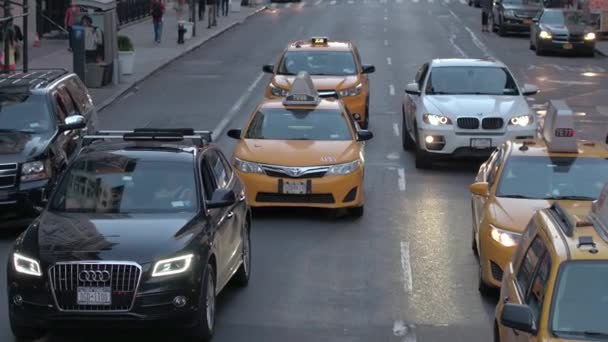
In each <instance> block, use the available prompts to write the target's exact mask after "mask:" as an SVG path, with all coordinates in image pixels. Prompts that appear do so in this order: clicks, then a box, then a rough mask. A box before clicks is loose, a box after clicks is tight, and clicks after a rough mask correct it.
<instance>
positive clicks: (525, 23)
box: [523, 19, 532, 25]
mask: <svg viewBox="0 0 608 342" xmlns="http://www.w3.org/2000/svg"><path fill="white" fill-rule="evenodd" d="M523 23H524V25H530V24H532V20H530V19H524V21H523Z"/></svg>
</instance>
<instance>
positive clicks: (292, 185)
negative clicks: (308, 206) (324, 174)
mask: <svg viewBox="0 0 608 342" xmlns="http://www.w3.org/2000/svg"><path fill="white" fill-rule="evenodd" d="M308 188H309V187H308V182H307V181H292V180H283V179H282V180H279V192H280V193H282V194H289V195H306V194H307V193H308Z"/></svg>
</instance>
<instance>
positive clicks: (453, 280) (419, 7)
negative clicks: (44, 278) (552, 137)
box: [0, 0, 608, 342]
mask: <svg viewBox="0 0 608 342" xmlns="http://www.w3.org/2000/svg"><path fill="white" fill-rule="evenodd" d="M479 21H480V13H479V9H475V8H471V7H468V6H466V5H464V4H462V3H461V2H460V1H453V0H452V1H451V2H449V3H445V2H442V1H439V0H434V1H430V0H418V1H414V0H387V1H385V0H382V1H381V0H365V1H364V0H306V2H302V3H294V4H287V5H286V4H279V5H277V6H276V9H272V10H267V11H264V12H261V13H260V14H258V15H256V16H253V17H251V18H250V19H248V20H247V21H246V22H245V23H244V24H242V25H240V26H237V27H235V28H233V29H231V30H230V31H228V32H226V33H225V34H223V35H221V36H220V37H218V38H216V39H214V40H212V41H210V42H208V43H206V44H205V45H203V46H202V47H201V48H200V49H198V50H196V51H194V52H193V53H191V54H189V55H187V56H185V57H183V58H181V59H179V60H177V61H175V62H174V63H172V64H171V65H169V66H168V67H167V68H165V69H164V70H162V71H160V72H158V73H157V74H155V75H154V76H152V77H150V78H149V79H148V80H146V81H145V82H144V83H143V84H141V85H140V86H139V88H138V89H135V90H134V91H133V92H132V93H130V94H128V95H126V96H125V97H124V98H122V99H121V100H119V102H117V103H116V104H115V105H112V106H111V107H109V108H107V109H106V110H105V111H104V112H103V113H102V115H101V119H102V126H103V127H104V128H113V129H119V128H120V129H122V128H133V127H143V126H146V127H153V126H162V127H184V126H190V127H195V128H197V129H213V130H214V131H224V132H225V129H226V128H232V127H241V125H242V124H243V123H244V121H245V120H246V119H247V117H248V116H249V115H250V114H251V113H252V111H253V110H254V108H255V106H256V105H257V104H258V103H259V101H260V100H261V98H262V96H263V88H264V85H265V84H266V82H268V79H269V78H268V76H266V75H264V74H262V73H261V66H262V65H263V64H266V63H273V62H275V61H276V58H277V57H278V55H279V54H280V53H281V52H282V50H283V49H284V47H285V44H286V43H287V41H289V40H294V39H299V38H309V37H311V36H315V35H323V36H328V37H330V38H332V39H348V40H354V41H355V42H356V43H357V45H358V46H359V49H360V52H361V55H362V56H363V59H364V62H365V63H371V64H374V65H376V68H377V69H376V70H377V72H376V73H375V74H373V75H372V76H371V89H372V95H371V123H370V130H372V131H373V132H374V134H375V138H374V140H372V141H371V142H370V143H369V144H368V146H367V148H366V152H367V154H366V157H367V160H366V162H367V163H366V167H367V173H366V184H365V189H366V212H365V216H364V217H363V218H361V219H359V220H352V219H348V218H337V219H336V218H332V217H331V216H330V215H328V213H327V212H324V211H318V210H283V211H279V212H278V213H277V212H274V213H270V212H266V211H263V212H260V213H258V214H257V215H256V217H255V221H254V231H253V236H252V238H253V241H252V244H253V274H252V279H251V283H250V286H249V287H248V288H247V289H245V290H235V289H228V290H227V291H226V292H225V293H224V294H222V295H221V298H220V301H219V305H220V306H219V308H218V310H219V312H218V317H217V324H218V325H217V334H216V337H215V339H214V341H252V342H254V341H264V342H272V341H294V342H297V341H332V342H339V341H423V342H424V341H489V340H490V339H491V322H492V319H493V312H494V305H495V301H496V298H490V299H484V298H482V297H481V296H480V295H479V294H478V292H477V287H476V284H477V260H476V259H475V257H474V255H473V253H472V251H471V248H470V238H471V214H470V202H469V195H468V185H469V184H470V183H471V182H472V180H473V176H474V174H475V172H476V169H477V167H478V165H479V164H478V163H475V162H449V163H445V164H441V165H438V167H436V168H435V169H433V170H430V171H424V172H421V171H418V170H416V169H415V168H414V163H413V155H412V154H410V153H408V152H404V151H402V149H401V142H400V137H399V133H400V122H401V121H400V105H401V99H402V96H403V89H404V88H405V85H406V84H407V83H409V82H410V81H411V80H412V79H413V77H414V74H415V72H416V70H417V68H418V66H419V65H420V64H422V63H424V62H426V61H428V60H430V59H431V58H437V57H487V56H492V57H494V58H498V59H500V60H502V61H504V62H505V63H506V64H507V65H508V66H509V67H510V68H511V69H512V71H513V72H514V73H515V75H516V76H517V78H518V79H519V81H520V82H521V83H533V84H537V85H538V86H539V87H540V88H541V90H542V92H541V93H540V94H538V95H537V96H535V98H533V99H530V102H531V104H533V105H534V106H535V108H537V109H539V111H540V115H541V116H542V110H543V108H544V107H543V106H544V105H545V104H546V102H547V101H548V100H550V99H563V98H567V99H568V103H570V104H571V105H572V106H573V108H574V109H575V110H576V111H578V112H580V113H581V114H579V116H578V117H577V124H578V127H577V128H578V129H579V130H580V131H581V132H582V133H583V134H585V135H586V136H588V137H605V134H606V131H607V127H606V124H605V123H606V121H607V120H608V117H607V116H606V115H608V112H607V111H606V109H608V96H606V92H607V91H608V90H606V89H608V87H607V85H608V84H607V83H608V81H607V79H606V75H607V74H606V70H605V65H606V64H605V63H606V59H605V58H603V57H601V56H596V57H595V58H571V57H537V56H535V55H534V53H533V52H532V51H530V50H528V41H527V39H526V37H507V38H500V37H498V36H496V35H495V34H491V33H483V34H482V33H480V30H479V28H480V23H479ZM586 72H588V73H593V74H585V73H586ZM585 75H587V76H585ZM582 113H584V115H583V114H582ZM217 142H218V143H219V144H220V146H221V147H222V149H223V150H224V151H225V152H226V153H227V154H228V155H230V154H231V151H232V148H233V146H234V142H233V141H231V140H230V139H229V138H228V137H226V136H224V135H222V134H220V135H219V136H218V137H217ZM9 243H10V239H9V238H6V239H4V240H2V242H1V243H0V249H2V250H5V248H6V247H7V246H8V244H9ZM3 254H4V255H6V253H3ZM4 257H6V256H4ZM5 264H6V263H5V262H0V277H4V276H5V270H4V265H5ZM4 286H5V285H4V281H3V279H0V287H2V288H4ZM1 293H4V292H3V291H2V292H1ZM0 305H1V306H2V308H3V311H2V315H5V314H6V298H5V296H0ZM116 338H124V339H128V340H130V341H132V340H134V339H135V340H137V341H139V340H145V339H151V340H163V341H175V340H176V339H175V337H172V336H160V335H157V334H154V337H152V335H151V334H143V335H142V334H139V333H138V334H137V335H135V336H134V335H133V334H130V335H129V334H127V335H124V336H123V335H119V336H117V337H116ZM11 339H12V337H11V333H10V329H9V328H8V321H7V319H0V340H2V341H11ZM45 340H52V341H84V340H86V341H91V340H92V338H91V336H90V335H88V334H87V336H86V337H85V336H82V337H66V336H65V335H59V336H58V337H47V338H45Z"/></svg>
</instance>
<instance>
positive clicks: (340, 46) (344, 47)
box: [287, 39, 353, 51]
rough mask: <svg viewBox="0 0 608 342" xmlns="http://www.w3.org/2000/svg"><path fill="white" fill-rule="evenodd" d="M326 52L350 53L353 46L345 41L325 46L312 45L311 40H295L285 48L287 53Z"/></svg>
mask: <svg viewBox="0 0 608 342" xmlns="http://www.w3.org/2000/svg"><path fill="white" fill-rule="evenodd" d="M319 49H323V50H328V51H351V50H352V49H353V45H352V43H351V42H347V41H335V40H334V41H332V40H330V41H328V42H327V44H322V45H314V44H313V43H312V39H308V40H297V41H295V42H291V43H290V44H289V46H288V47H287V50H288V51H296V50H319Z"/></svg>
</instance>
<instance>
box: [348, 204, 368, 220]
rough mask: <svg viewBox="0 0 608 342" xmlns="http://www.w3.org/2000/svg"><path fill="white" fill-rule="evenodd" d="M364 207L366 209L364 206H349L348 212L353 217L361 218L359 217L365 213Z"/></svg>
mask: <svg viewBox="0 0 608 342" xmlns="http://www.w3.org/2000/svg"><path fill="white" fill-rule="evenodd" d="M363 209H364V206H360V207H352V208H348V213H349V214H350V215H351V216H352V217H356V218H359V217H361V216H363V213H364V210H363Z"/></svg>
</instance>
